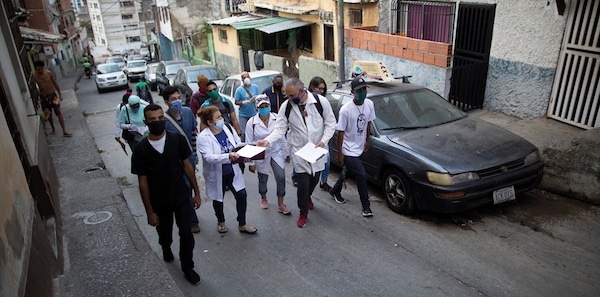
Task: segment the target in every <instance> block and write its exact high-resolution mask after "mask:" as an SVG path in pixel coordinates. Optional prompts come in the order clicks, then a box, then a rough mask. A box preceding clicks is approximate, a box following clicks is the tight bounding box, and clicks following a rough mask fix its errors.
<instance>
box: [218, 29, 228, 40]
mask: <svg viewBox="0 0 600 297" xmlns="http://www.w3.org/2000/svg"><path fill="white" fill-rule="evenodd" d="M219 40H221V41H223V42H227V31H226V30H223V29H219Z"/></svg>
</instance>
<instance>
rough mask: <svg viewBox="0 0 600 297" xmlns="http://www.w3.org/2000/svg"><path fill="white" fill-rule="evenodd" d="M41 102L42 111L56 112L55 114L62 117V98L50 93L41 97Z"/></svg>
mask: <svg viewBox="0 0 600 297" xmlns="http://www.w3.org/2000/svg"><path fill="white" fill-rule="evenodd" d="M40 101H41V103H42V110H44V111H45V110H50V111H52V110H54V113H55V114H56V115H57V116H58V115H61V113H62V112H61V110H60V98H58V95H56V93H50V94H48V95H40Z"/></svg>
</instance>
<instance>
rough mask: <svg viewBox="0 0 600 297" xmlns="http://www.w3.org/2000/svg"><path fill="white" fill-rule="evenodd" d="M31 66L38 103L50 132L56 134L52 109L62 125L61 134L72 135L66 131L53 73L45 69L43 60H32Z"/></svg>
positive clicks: (60, 99)
mask: <svg viewBox="0 0 600 297" xmlns="http://www.w3.org/2000/svg"><path fill="white" fill-rule="evenodd" d="M33 66H34V67H35V72H33V80H34V81H35V82H36V83H37V85H38V89H39V91H40V98H39V103H41V105H42V110H43V111H44V116H45V117H46V119H48V122H50V126H51V127H52V133H51V134H52V135H54V134H56V130H55V129H54V120H53V119H52V110H54V114H56V116H57V117H58V122H59V123H60V126H61V127H62V130H63V136H64V137H71V136H73V135H72V134H71V133H69V132H67V130H66V128H65V120H64V119H63V116H62V112H61V110H60V101H62V100H63V98H62V94H61V93H60V88H59V87H58V84H57V83H56V79H55V78H54V75H52V72H50V70H46V68H45V65H44V62H43V61H35V62H33Z"/></svg>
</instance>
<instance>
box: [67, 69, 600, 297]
mask: <svg viewBox="0 0 600 297" xmlns="http://www.w3.org/2000/svg"><path fill="white" fill-rule="evenodd" d="M122 94H123V91H115V92H109V93H105V94H100V95H98V93H97V92H96V89H95V86H94V83H93V80H87V79H85V78H83V79H82V80H81V82H80V83H79V89H78V91H77V97H78V99H79V105H80V108H81V109H82V111H84V113H85V114H86V121H87V123H88V126H89V129H90V131H91V133H92V134H93V136H94V139H95V142H96V145H97V147H98V149H99V150H100V151H101V152H102V160H103V162H104V163H105V165H106V168H107V169H108V171H109V172H110V174H111V175H112V176H113V177H115V178H117V179H119V183H120V184H121V185H122V187H123V193H124V199H126V200H127V203H128V206H129V208H130V210H131V212H132V215H133V216H134V218H135V220H136V222H137V223H138V226H139V228H140V229H141V230H142V232H143V234H144V236H145V237H146V239H147V240H148V243H149V244H150V246H151V247H152V248H153V250H154V251H155V252H156V253H157V256H158V257H161V255H160V247H159V246H158V243H157V238H156V232H155V231H154V229H152V228H150V227H149V226H148V225H147V224H146V218H145V213H144V211H143V208H142V206H141V201H140V198H139V194H138V191H137V179H136V178H135V176H132V175H131V174H130V173H129V159H128V156H126V155H125V154H124V153H123V152H122V151H121V148H120V147H119V146H118V145H117V144H116V142H115V141H114V139H113V128H112V127H113V126H112V124H113V119H114V111H113V108H114V107H115V106H116V105H117V103H118V102H119V100H120V98H121V96H122ZM153 95H154V98H155V99H156V98H158V95H157V94H156V93H154V94H153ZM161 103H162V101H161ZM288 171H289V168H288ZM338 173H339V171H336V170H334V171H333V173H332V174H331V176H330V183H332V182H333V181H334V179H335V178H337V174H338ZM199 175H200V174H199ZM200 183H201V185H202V186H203V181H202V180H200ZM246 183H247V189H248V192H249V197H248V200H249V206H248V213H247V217H248V223H250V224H253V225H255V226H256V227H257V228H258V230H259V231H258V234H256V235H254V236H252V235H246V234H240V233H238V232H237V231H236V230H235V225H236V224H235V223H236V222H235V205H234V202H233V197H232V196H231V194H227V195H226V198H225V199H226V200H225V215H226V219H227V224H228V226H229V228H230V232H229V233H227V234H225V235H222V234H219V233H217V230H216V219H215V217H214V213H213V211H212V206H211V203H210V202H209V201H204V202H203V205H202V207H201V208H200V209H199V210H197V213H198V216H199V218H200V226H201V227H202V232H201V233H199V234H196V235H195V239H196V248H195V254H194V260H195V262H196V267H197V271H198V272H199V273H200V275H201V276H202V278H203V282H202V284H201V285H200V286H197V287H194V286H191V285H189V284H188V283H187V282H186V281H185V280H184V279H183V275H182V274H181V272H180V270H179V265H178V263H177V262H175V263H174V264H165V265H166V266H167V268H168V270H169V271H170V272H171V274H172V275H173V278H174V279H175V281H176V282H177V283H178V284H179V285H180V287H181V290H182V292H184V294H186V295H187V296H304V295H305V296H350V295H352V296H598V292H600V283H599V282H598V281H597V275H599V274H600V241H599V240H598V239H599V238H600V208H598V207H594V206H589V205H587V204H583V203H579V202H576V201H572V200H569V199H565V198H563V197H559V196H555V195H552V194H549V193H545V192H542V191H537V190H536V191H533V192H530V193H528V194H525V195H520V196H519V197H518V200H517V201H516V202H510V203H506V204H503V205H499V206H496V207H489V208H483V209H478V210H475V211H470V212H467V213H462V214H459V215H440V214H434V213H429V212H419V213H417V214H415V215H412V216H401V215H398V214H395V213H393V212H391V211H390V210H389V209H388V208H387V207H386V205H385V203H380V202H373V206H372V209H373V213H374V215H375V216H374V217H373V218H370V219H367V218H363V217H362V216H361V215H360V202H359V199H358V196H357V193H356V188H355V187H354V185H353V183H352V182H349V185H348V188H347V189H346V190H344V192H343V193H342V194H343V195H344V197H346V198H347V199H348V202H347V203H346V204H343V205H339V204H336V203H335V202H334V201H333V200H332V199H331V197H329V195H327V194H326V193H325V192H322V191H320V190H318V189H317V190H316V191H315V194H314V196H313V197H314V200H315V210H314V211H312V212H311V213H310V214H309V222H308V225H307V226H306V227H305V228H302V229H300V228H297V227H296V224H295V223H296V217H297V215H298V210H297V207H296V206H295V203H294V202H295V188H294V187H293V186H292V185H291V183H290V182H288V189H287V190H288V195H287V204H288V206H290V208H291V209H292V210H293V214H294V215H293V216H283V215H281V214H278V213H277V211H276V207H275V204H274V201H275V199H274V198H273V199H272V202H271V208H270V209H268V210H262V209H260V208H259V207H258V202H259V198H258V193H257V192H258V191H257V186H256V176H254V175H252V174H249V173H246ZM269 191H270V193H274V192H275V190H274V185H273V184H271V185H270V188H269ZM371 194H372V195H373V197H375V198H376V197H381V193H380V192H379V191H378V190H377V189H371ZM175 245H176V244H175ZM177 249H178V248H177V247H176V246H175V247H174V250H177ZM149 281H150V280H149Z"/></svg>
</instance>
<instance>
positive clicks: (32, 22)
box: [24, 0, 48, 31]
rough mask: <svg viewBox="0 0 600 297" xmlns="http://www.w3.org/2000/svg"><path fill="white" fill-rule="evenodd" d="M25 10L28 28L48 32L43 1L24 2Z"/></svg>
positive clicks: (27, 0)
mask: <svg viewBox="0 0 600 297" xmlns="http://www.w3.org/2000/svg"><path fill="white" fill-rule="evenodd" d="M24 3H25V9H27V11H29V13H30V14H31V16H30V17H29V27H31V28H35V29H40V30H44V31H48V18H47V17H46V12H45V11H46V9H45V5H44V3H45V1H42V0H24Z"/></svg>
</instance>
